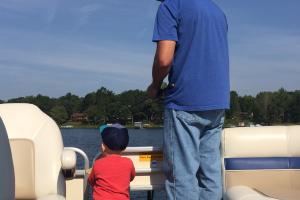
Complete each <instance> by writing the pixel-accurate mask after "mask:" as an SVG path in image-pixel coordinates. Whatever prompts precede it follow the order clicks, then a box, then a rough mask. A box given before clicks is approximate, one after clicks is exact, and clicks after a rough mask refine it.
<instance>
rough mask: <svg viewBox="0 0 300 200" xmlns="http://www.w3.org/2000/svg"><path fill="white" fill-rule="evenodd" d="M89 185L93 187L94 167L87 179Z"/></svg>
mask: <svg viewBox="0 0 300 200" xmlns="http://www.w3.org/2000/svg"><path fill="white" fill-rule="evenodd" d="M88 182H89V184H90V185H91V186H92V187H93V186H94V185H95V173H94V167H93V168H92V171H91V172H90V175H89V178H88Z"/></svg>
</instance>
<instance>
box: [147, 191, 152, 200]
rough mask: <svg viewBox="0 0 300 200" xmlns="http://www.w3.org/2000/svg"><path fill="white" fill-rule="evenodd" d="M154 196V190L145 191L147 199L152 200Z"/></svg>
mask: <svg viewBox="0 0 300 200" xmlns="http://www.w3.org/2000/svg"><path fill="white" fill-rule="evenodd" d="M153 197H154V190H149V191H148V192H147V200H153Z"/></svg>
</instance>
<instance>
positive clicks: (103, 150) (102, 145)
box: [100, 143, 106, 152]
mask: <svg viewBox="0 0 300 200" xmlns="http://www.w3.org/2000/svg"><path fill="white" fill-rule="evenodd" d="M100 150H101V151H102V152H105V150H106V146H105V144H103V143H101V148H100Z"/></svg>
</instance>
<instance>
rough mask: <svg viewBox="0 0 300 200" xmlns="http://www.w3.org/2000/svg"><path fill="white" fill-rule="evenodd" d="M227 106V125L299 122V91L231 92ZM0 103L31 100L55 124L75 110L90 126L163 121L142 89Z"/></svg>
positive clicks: (157, 104)
mask: <svg viewBox="0 0 300 200" xmlns="http://www.w3.org/2000/svg"><path fill="white" fill-rule="evenodd" d="M230 96H231V102H230V109H229V110H227V111H226V125H227V126H230V125H232V126H237V125H239V124H240V123H241V122H243V124H245V125H248V124H261V125H273V124H289V123H290V124H295V123H300V90H296V91H286V90H284V89H283V88H282V89H280V90H278V91H275V92H260V93H258V94H257V95H256V96H249V95H246V96H239V95H238V93H237V92H236V91H232V92H231V93H230ZM0 103H31V104H34V105H36V106H38V107H39V108H40V109H41V110H42V111H44V112H45V113H46V114H48V115H50V116H51V117H52V118H53V119H54V120H55V121H56V122H57V123H58V124H60V125H61V124H64V123H66V122H69V121H70V120H71V117H72V115H73V114H74V113H84V114H85V115H86V116H87V120H86V121H84V122H82V123H86V124H89V125H98V124H101V123H112V122H120V123H122V124H127V125H130V124H132V123H133V122H134V121H144V122H147V123H150V124H162V122H163V104H162V102H161V101H160V100H152V99H149V98H148V97H147V93H146V92H145V91H142V90H128V91H125V92H122V93H120V94H115V93H114V92H113V91H111V90H109V89H107V88H105V87H101V88H100V89H98V90H97V91H95V92H91V93H88V94H87V95H86V96H85V97H79V96H77V95H74V94H71V93H67V94H66V95H65V96H62V97H59V98H50V97H48V96H43V95H40V94H39V95H37V96H27V97H19V98H14V99H10V100H8V101H2V100H0Z"/></svg>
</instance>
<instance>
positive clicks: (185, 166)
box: [164, 109, 225, 200]
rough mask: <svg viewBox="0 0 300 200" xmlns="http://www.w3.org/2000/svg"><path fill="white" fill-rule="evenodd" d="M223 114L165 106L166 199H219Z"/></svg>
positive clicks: (222, 111)
mask: <svg viewBox="0 0 300 200" xmlns="http://www.w3.org/2000/svg"><path fill="white" fill-rule="evenodd" d="M224 113H225V112H224V110H211V111H197V112H188V111H178V110H173V109H165V117H164V172H165V175H166V178H167V179H166V183H165V187H166V192H167V197H168V200H220V199H221V198H222V181H221V159H220V142H221V131H222V127H223V124H224Z"/></svg>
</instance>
